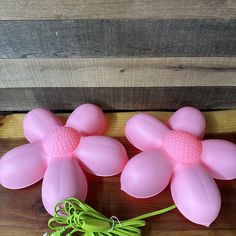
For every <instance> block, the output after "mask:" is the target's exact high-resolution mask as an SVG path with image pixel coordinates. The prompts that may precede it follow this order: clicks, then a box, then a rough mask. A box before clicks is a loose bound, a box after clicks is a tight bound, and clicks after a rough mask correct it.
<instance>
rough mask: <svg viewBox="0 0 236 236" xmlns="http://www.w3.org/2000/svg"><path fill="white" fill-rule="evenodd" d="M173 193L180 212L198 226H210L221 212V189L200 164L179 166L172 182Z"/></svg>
mask: <svg viewBox="0 0 236 236" xmlns="http://www.w3.org/2000/svg"><path fill="white" fill-rule="evenodd" d="M171 193H172V197H173V199H174V202H175V204H176V206H177V208H178V209H179V210H180V212H181V213H182V214H183V215H184V216H185V217H186V218H188V219H189V220H190V221H192V222H194V223H196V224H201V225H205V226H209V225H210V224H211V223H212V222H213V221H214V220H215V219H216V217H217V215H218V213H219V211H220V206H221V198H220V192H219V189H218V187H217V185H216V183H215V181H214V180H213V179H212V178H211V177H210V176H209V175H208V174H207V173H206V170H205V169H204V168H203V167H202V166H200V165H198V164H185V165H179V166H177V168H176V171H175V175H174V177H173V179H172V182H171Z"/></svg>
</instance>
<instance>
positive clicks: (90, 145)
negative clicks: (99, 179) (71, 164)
mask: <svg viewBox="0 0 236 236" xmlns="http://www.w3.org/2000/svg"><path fill="white" fill-rule="evenodd" d="M75 155H76V156H77V157H78V158H79V160H80V162H81V165H82V167H83V168H84V169H85V170H86V171H88V172H90V173H92V174H95V175H98V176H112V175H116V174H118V173H120V172H121V171H122V170H123V168H124V166H125V164H126V162H127V161H128V157H127V153H126V150H125V149H124V147H123V146H122V144H121V143H120V142H118V141H117V140H115V139H113V138H109V137H105V136H88V137H81V140H80V144H79V146H78V148H77V150H76V153H75Z"/></svg>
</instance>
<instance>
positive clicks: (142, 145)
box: [125, 114, 169, 151]
mask: <svg viewBox="0 0 236 236" xmlns="http://www.w3.org/2000/svg"><path fill="white" fill-rule="evenodd" d="M168 130H169V129H168V128H167V126H166V125H165V124H163V123H162V122H161V121H159V120H158V119H156V118H154V117H153V116H150V115H147V114H138V115H135V116H133V117H132V118H131V119H130V120H129V121H128V122H127V124H126V127H125V135H126V137H127V138H128V140H129V141H130V142H131V143H132V144H133V145H134V146H135V147H137V148H139V149H140V150H143V151H144V150H148V149H153V148H155V147H159V146H160V145H161V144H162V140H163V138H164V136H165V135H166V133H167V132H168Z"/></svg>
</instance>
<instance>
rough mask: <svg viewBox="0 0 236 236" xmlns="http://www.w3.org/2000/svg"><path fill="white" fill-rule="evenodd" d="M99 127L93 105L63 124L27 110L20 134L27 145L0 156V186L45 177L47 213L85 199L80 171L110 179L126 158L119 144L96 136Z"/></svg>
mask: <svg viewBox="0 0 236 236" xmlns="http://www.w3.org/2000/svg"><path fill="white" fill-rule="evenodd" d="M104 129H105V117H104V114H103V112H102V110H101V109H100V108H98V107H97V106H95V105H92V104H84V105H81V106H79V107H78V108H77V109H76V110H74V111H73V113H72V114H71V115H70V117H69V118H68V120H67V122H66V125H65V126H62V124H61V122H60V120H59V119H58V118H57V117H56V116H55V115H54V114H53V113H51V112H50V111H47V110H45V109H41V108H38V109H34V110H32V111H31V112H29V113H28V114H26V116H25V119H24V134H25V137H26V138H27V139H28V141H29V142H30V144H25V145H22V146H19V147H16V148H14V149H12V150H10V151H9V152H7V153H6V154H5V155H4V156H3V157H2V158H1V161H0V183H1V184H2V185H3V186H5V187H7V188H10V189H20V188H24V187H27V186H30V185H32V184H34V183H36V182H37V181H39V180H40V179H42V178H43V177H44V178H43V184H42V200H43V204H44V206H45V208H46V210H47V211H48V212H49V213H50V214H53V212H54V207H55V205H56V203H57V202H59V201H61V200H63V199H65V198H68V197H77V198H79V199H80V200H85V198H86V195H87V180H86V176H85V174H84V173H83V171H82V170H81V167H82V168H83V169H84V170H86V171H88V172H90V173H92V174H95V175H98V176H112V175H116V174H118V173H120V172H121V171H122V169H123V167H124V165H125V164H126V162H127V160H128V158H127V154H126V151H125V149H124V147H123V146H122V145H121V144H120V143H119V142H118V141H116V140H115V139H112V138H109V137H105V136H99V135H100V134H101V133H102V132H103V131H104Z"/></svg>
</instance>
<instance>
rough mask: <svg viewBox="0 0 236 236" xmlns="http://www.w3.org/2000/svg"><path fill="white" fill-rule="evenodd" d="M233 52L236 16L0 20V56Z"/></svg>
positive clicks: (210, 53) (193, 54)
mask: <svg viewBox="0 0 236 236" xmlns="http://www.w3.org/2000/svg"><path fill="white" fill-rule="evenodd" d="M235 55H236V20H235V19H232V20H222V19H215V20H212V19H211V20H209V19H169V20H145V19H144V20H143V19H137V20H83V19H80V20H44V21H41V20H35V21H0V58H3V59H4V58H63V57H177V56H178V57H190V56H191V57H205V56H209V57H213V56H219V57H224V56H235Z"/></svg>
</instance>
